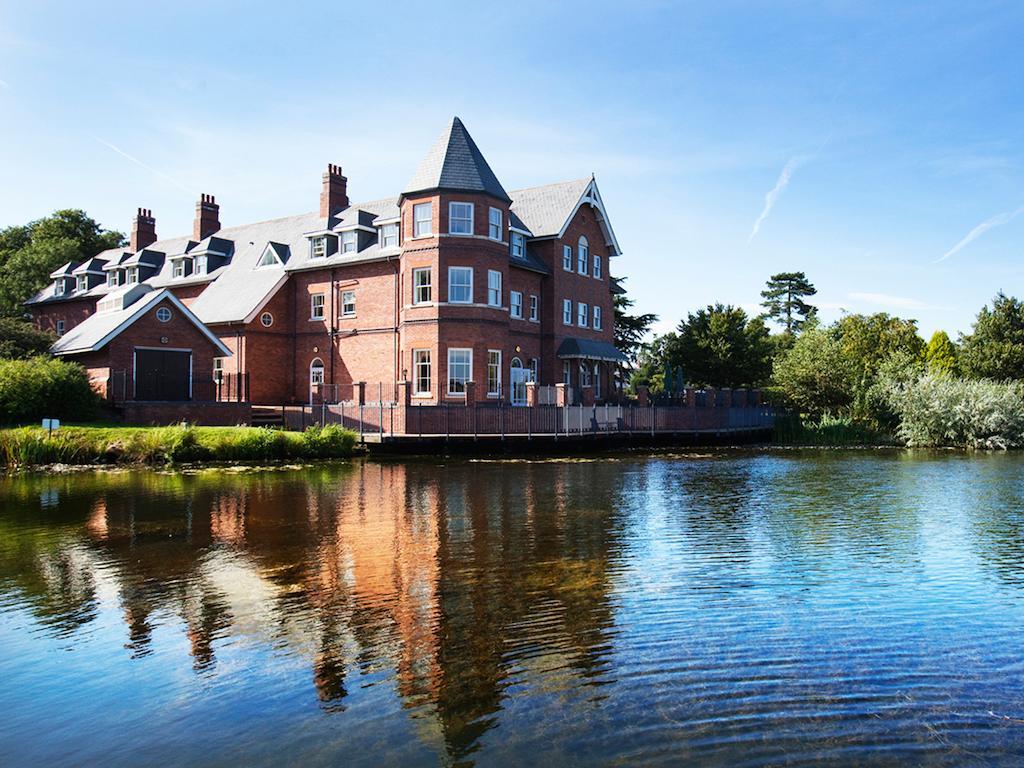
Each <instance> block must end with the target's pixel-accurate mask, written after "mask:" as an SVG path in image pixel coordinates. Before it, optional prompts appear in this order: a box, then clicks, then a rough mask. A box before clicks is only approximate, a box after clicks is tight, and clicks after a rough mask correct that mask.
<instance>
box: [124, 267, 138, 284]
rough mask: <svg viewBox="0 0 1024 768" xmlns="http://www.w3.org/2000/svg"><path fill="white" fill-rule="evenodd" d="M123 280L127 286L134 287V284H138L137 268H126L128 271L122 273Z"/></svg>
mask: <svg viewBox="0 0 1024 768" xmlns="http://www.w3.org/2000/svg"><path fill="white" fill-rule="evenodd" d="M124 278H125V282H126V283H127V284H128V285H134V284H135V283H137V282H139V268H138V267H128V269H126V270H125V271H124Z"/></svg>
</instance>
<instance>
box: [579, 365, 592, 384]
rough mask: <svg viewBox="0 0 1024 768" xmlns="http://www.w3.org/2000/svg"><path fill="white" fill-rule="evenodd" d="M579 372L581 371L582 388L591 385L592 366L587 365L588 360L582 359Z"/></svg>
mask: <svg viewBox="0 0 1024 768" xmlns="http://www.w3.org/2000/svg"><path fill="white" fill-rule="evenodd" d="M579 372H580V387H581V388H582V387H589V386H590V366H589V365H587V361H586V360H581V361H580V366H579Z"/></svg>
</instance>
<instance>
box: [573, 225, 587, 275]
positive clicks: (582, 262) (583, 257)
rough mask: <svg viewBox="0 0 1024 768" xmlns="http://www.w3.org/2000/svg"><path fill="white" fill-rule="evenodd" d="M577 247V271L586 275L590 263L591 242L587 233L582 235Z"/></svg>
mask: <svg viewBox="0 0 1024 768" xmlns="http://www.w3.org/2000/svg"><path fill="white" fill-rule="evenodd" d="M577 248H578V250H577V253H576V271H577V272H579V273H580V274H581V275H585V274H587V269H588V266H589V264H590V242H589V241H588V240H587V237H586V235H580V239H579V245H578V246H577Z"/></svg>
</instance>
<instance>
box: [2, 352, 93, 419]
mask: <svg viewBox="0 0 1024 768" xmlns="http://www.w3.org/2000/svg"><path fill="white" fill-rule="evenodd" d="M98 407H99V396H98V395H97V394H96V393H95V392H94V391H93V389H92V387H91V386H90V384H89V376H88V374H86V372H85V369H84V368H82V367H81V366H80V365H77V364H75V363H69V362H67V361H65V360H56V359H53V358H49V357H42V356H40V357H33V358H29V359H28V360H0V424H16V423H19V422H34V421H37V420H38V419H41V418H44V417H55V418H59V419H65V420H70V419H74V420H75V421H84V420H88V419H90V418H92V417H93V416H94V415H95V414H96V410H97V409H98Z"/></svg>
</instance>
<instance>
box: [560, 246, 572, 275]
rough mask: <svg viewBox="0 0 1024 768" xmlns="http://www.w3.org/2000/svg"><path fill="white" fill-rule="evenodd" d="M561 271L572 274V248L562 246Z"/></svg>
mask: <svg viewBox="0 0 1024 768" xmlns="http://www.w3.org/2000/svg"><path fill="white" fill-rule="evenodd" d="M562 269H564V270H565V271H566V272H572V246H571V245H563V246H562Z"/></svg>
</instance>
